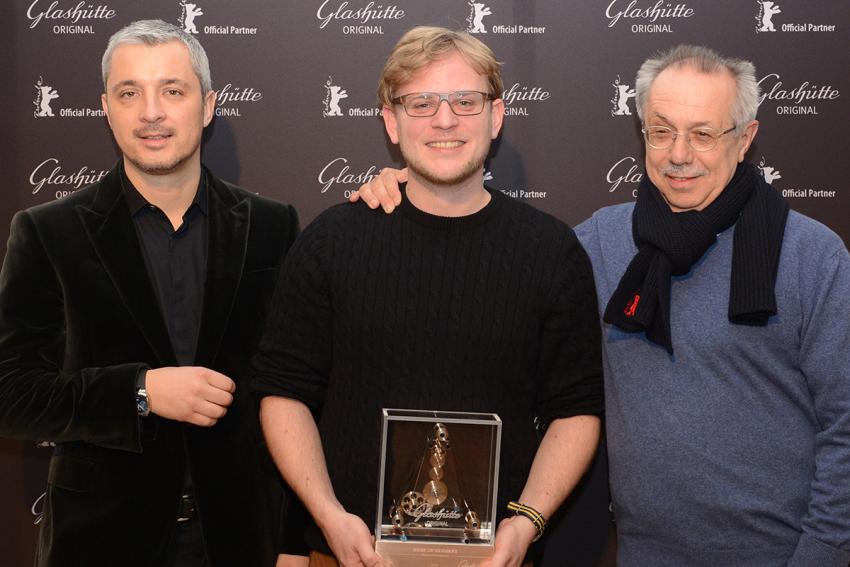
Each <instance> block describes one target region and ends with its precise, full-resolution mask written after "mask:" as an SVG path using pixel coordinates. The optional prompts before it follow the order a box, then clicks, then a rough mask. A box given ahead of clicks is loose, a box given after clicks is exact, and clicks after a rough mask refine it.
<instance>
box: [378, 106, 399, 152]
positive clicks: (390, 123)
mask: <svg viewBox="0 0 850 567" xmlns="http://www.w3.org/2000/svg"><path fill="white" fill-rule="evenodd" d="M381 116H383V117H384V128H386V129H387V134H388V135H389V137H390V141H392V143H393V144H398V120H396V116H395V111H394V110H393V109H392V108H391V107H389V106H387V105H386V104H385V105H384V107H383V108H382V109H381Z"/></svg>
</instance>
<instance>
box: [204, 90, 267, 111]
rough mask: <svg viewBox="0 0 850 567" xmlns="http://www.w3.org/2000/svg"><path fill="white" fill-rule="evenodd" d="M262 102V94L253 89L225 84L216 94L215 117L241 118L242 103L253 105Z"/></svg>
mask: <svg viewBox="0 0 850 567" xmlns="http://www.w3.org/2000/svg"><path fill="white" fill-rule="evenodd" d="M261 100H263V93H262V92H260V91H258V90H257V89H255V88H254V87H234V86H233V84H232V83H227V84H226V85H224V86H223V87H221V88H220V89H219V90H218V91H217V92H216V97H215V115H216V116H239V117H241V116H242V110H241V109H242V105H243V103H253V102H259V101H261Z"/></svg>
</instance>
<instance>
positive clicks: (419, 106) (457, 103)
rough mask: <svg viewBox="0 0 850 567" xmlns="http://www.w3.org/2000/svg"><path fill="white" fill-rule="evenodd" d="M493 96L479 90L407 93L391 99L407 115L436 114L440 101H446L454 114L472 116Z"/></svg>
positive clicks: (478, 112) (479, 112) (418, 116)
mask: <svg viewBox="0 0 850 567" xmlns="http://www.w3.org/2000/svg"><path fill="white" fill-rule="evenodd" d="M493 98H494V97H493V95H491V94H489V93H482V92H479V91H457V92H453V93H408V94H406V95H401V96H399V97H396V98H394V99H392V100H391V101H390V102H392V103H393V104H400V105H402V106H403V107H404V112H405V113H406V114H407V115H408V116H413V117H415V118H425V117H428V116H434V115H435V114H437V110H438V109H439V108H440V103H442V102H443V101H446V102H448V103H449V108H451V109H452V112H454V113H455V115H456V116H474V115H476V114H481V112H482V111H483V110H484V103H485V102H486V101H488V100H492V99H493Z"/></svg>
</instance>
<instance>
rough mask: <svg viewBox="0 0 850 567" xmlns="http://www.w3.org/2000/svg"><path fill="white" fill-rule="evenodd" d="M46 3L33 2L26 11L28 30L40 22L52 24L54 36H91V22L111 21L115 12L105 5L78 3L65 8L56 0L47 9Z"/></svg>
mask: <svg viewBox="0 0 850 567" xmlns="http://www.w3.org/2000/svg"><path fill="white" fill-rule="evenodd" d="M46 4H47V2H46V1H45V2H42V0H33V2H32V4H30V6H29V8H28V9H27V18H28V19H29V21H30V29H34V28H35V27H36V26H38V25H39V24H40V23H41V22H51V21H52V22H54V25H53V33H55V34H69V35H70V34H93V33H94V24H92V23H90V22H91V21H92V20H111V19H112V18H114V17H115V14H116V12H115V10H113V9H111V8H110V7H109V5H107V4H98V5H97V6H95V5H94V4H89V3H87V2H78V3H77V4H76V5H74V6H73V7H71V8H65V7H63V6H62V5H60V4H59V1H58V0H53V2H51V3H50V4H47V7H46V8H44V6H45V5H46Z"/></svg>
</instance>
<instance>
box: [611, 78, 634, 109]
mask: <svg viewBox="0 0 850 567" xmlns="http://www.w3.org/2000/svg"><path fill="white" fill-rule="evenodd" d="M611 84H612V86H613V87H614V98H612V99H611V105H612V106H611V116H631V115H632V110H631V108H629V99H632V98H635V90H634V89H633V88H632V86H631V85H628V84H626V83H621V82H620V75H617V80H616V81H614V82H613V83H611Z"/></svg>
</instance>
